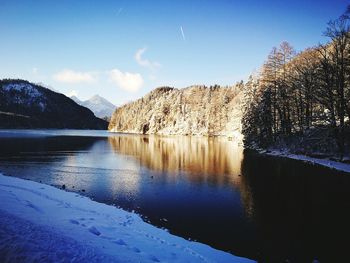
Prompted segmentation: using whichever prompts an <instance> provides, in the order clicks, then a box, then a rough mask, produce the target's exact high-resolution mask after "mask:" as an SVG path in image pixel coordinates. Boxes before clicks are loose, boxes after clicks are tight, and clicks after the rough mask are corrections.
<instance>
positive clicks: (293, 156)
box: [261, 150, 350, 173]
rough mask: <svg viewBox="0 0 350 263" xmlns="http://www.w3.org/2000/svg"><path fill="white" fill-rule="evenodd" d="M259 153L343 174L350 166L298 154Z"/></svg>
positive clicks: (279, 152)
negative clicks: (298, 161)
mask: <svg viewBox="0 0 350 263" xmlns="http://www.w3.org/2000/svg"><path fill="white" fill-rule="evenodd" d="M261 153H264V154H267V155H271V156H280V157H286V158H290V159H294V160H300V161H304V162H308V163H311V164H319V165H322V166H326V167H329V168H332V169H335V170H338V171H343V172H347V173H349V172H350V164H347V163H341V162H336V161H332V160H329V159H319V158H313V157H308V156H305V155H300V154H292V153H288V152H284V151H279V150H272V151H269V152H266V151H263V152H261Z"/></svg>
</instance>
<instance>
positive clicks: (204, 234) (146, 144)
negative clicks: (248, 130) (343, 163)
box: [0, 134, 350, 262]
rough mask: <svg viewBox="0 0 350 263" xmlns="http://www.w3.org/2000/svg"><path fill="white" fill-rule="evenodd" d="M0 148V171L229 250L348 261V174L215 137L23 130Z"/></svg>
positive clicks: (279, 258)
mask: <svg viewBox="0 0 350 263" xmlns="http://www.w3.org/2000/svg"><path fill="white" fill-rule="evenodd" d="M85 135H86V134H85ZM0 146H1V147H0V171H1V172H5V173H6V174H9V175H13V176H18V177H21V178H26V179H30V180H34V181H38V182H39V181H41V182H43V183H46V184H51V185H55V186H58V187H60V186H62V185H63V184H64V185H65V186H66V189H67V190H69V191H76V192H80V193H81V194H85V195H88V196H89V197H91V198H93V199H95V200H97V201H99V202H104V203H107V204H114V205H118V206H121V207H122V208H124V209H127V210H135V211H137V212H138V213H140V214H142V215H144V216H147V217H148V218H149V219H150V221H151V222H152V223H153V224H155V225H157V226H160V227H166V228H167V229H169V230H170V232H172V233H174V234H177V235H180V236H183V237H187V238H191V239H196V240H198V241H200V242H203V243H207V244H209V245H211V246H213V247H215V248H218V249H223V250H226V251H230V252H232V253H233V254H236V255H240V256H244V257H249V258H253V259H259V260H260V262H285V261H286V260H288V261H289V262H312V260H313V259H315V258H317V259H319V260H320V262H340V261H341V260H343V261H346V259H347V255H346V253H347V245H348V237H349V236H350V227H349V222H350V213H349V212H348V211H350V194H349V189H350V177H349V176H348V175H344V174H342V173H339V172H336V171H331V170H329V169H325V168H321V167H316V166H312V165H308V164H305V163H302V162H297V161H293V160H287V159H278V158H272V157H265V156H260V155H256V154H254V153H251V152H247V151H246V152H244V153H243V152H242V149H241V148H240V147H238V146H237V145H236V144H235V143H234V142H232V141H228V140H226V139H224V138H198V137H181V136H174V137H159V136H137V135H109V137H108V136H105V137H88V136H86V137H77V136H58V137H44V138H42V137H35V138H28V136H27V135H26V137H23V138H12V137H11V138H9V137H7V138H1V136H0ZM240 175H241V176H240ZM83 189H84V190H85V191H84V192H82V190H83ZM164 218H165V219H166V220H164ZM344 259H345V260H344Z"/></svg>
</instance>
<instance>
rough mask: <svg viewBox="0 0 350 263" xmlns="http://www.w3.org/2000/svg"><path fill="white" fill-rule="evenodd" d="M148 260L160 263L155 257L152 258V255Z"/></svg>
mask: <svg viewBox="0 0 350 263" xmlns="http://www.w3.org/2000/svg"><path fill="white" fill-rule="evenodd" d="M148 258H149V259H150V260H152V261H153V262H160V260H159V259H158V258H156V256H154V255H150V256H149V257H148Z"/></svg>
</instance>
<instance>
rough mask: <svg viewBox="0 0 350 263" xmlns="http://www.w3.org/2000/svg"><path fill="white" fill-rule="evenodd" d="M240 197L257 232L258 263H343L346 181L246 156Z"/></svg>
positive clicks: (348, 198)
mask: <svg viewBox="0 0 350 263" xmlns="http://www.w3.org/2000/svg"><path fill="white" fill-rule="evenodd" d="M242 174H243V176H242V181H241V196H242V202H243V203H244V206H245V210H246V212H247V214H248V216H249V217H250V218H251V220H253V221H254V223H255V225H256V227H257V232H256V234H257V237H258V245H257V249H258V251H259V259H260V261H261V262H286V261H287V260H288V262H313V260H315V259H317V260H319V262H344V260H345V261H347V258H348V255H347V254H348V252H347V251H348V244H349V242H348V238H349V236H350V226H349V222H350V213H349V211H350V195H349V189H350V178H349V175H347V174H343V173H340V172H337V171H332V170H329V169H325V168H322V167H319V166H312V165H308V164H305V163H302V162H298V161H294V160H287V159H282V158H272V157H266V156H261V155H257V154H254V153H249V152H246V154H245V157H244V159H243V162H242Z"/></svg>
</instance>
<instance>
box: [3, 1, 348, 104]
mask: <svg viewBox="0 0 350 263" xmlns="http://www.w3.org/2000/svg"><path fill="white" fill-rule="evenodd" d="M348 4H350V2H349V1H344V0H328V1H325V0H319V1H316V0H313V1H311V0H309V1H308V0H304V1H302V0H297V1H284V0H283V1H282V0H280V1H277V0H275V1H272V0H271V1H261V0H245V1H235V0H231V1H224V0H222V1H220V0H217V1H214V0H212V1H205V0H201V1H200V0H193V1H190V0H187V1H181V0H178V1H170V0H163V1H131V0H129V1H102V0H101V1H87V0H86V1H78V0H75V1H73V0H72V1H65V0H63V1H45V0H43V1H41V0H27V1H16V0H9V1H7V0H6V1H4V0H0V35H1V38H0V78H23V79H27V80H29V81H33V82H41V83H45V84H46V85H49V86H51V87H53V88H54V89H56V90H58V91H59V92H62V93H65V94H77V95H78V97H79V98H81V99H87V98H89V97H91V96H92V95H94V94H100V95H101V96H103V97H105V98H107V99H109V100H110V101H111V102H113V103H115V104H122V103H125V102H127V101H130V100H134V99H136V98H139V97H141V96H143V95H144V94H146V93H147V92H149V91H150V90H152V89H154V88H155V87H158V86H174V87H177V88H182V87H186V86H189V85H192V84H205V85H212V84H221V85H231V84H233V83H235V82H236V81H239V80H241V79H246V78H247V76H248V75H249V74H250V73H251V72H252V71H254V70H255V69H258V68H259V67H260V66H261V64H262V63H263V62H264V60H265V59H266V57H267V55H268V53H269V52H270V50H271V49H272V47H273V46H277V45H278V44H279V43H280V42H282V41H284V40H286V41H288V42H290V43H291V44H292V45H293V46H294V48H295V49H296V50H302V49H304V48H306V47H310V46H314V45H316V44H317V43H319V42H324V41H325V38H324V37H323V36H322V32H323V31H324V30H325V28H326V24H327V22H328V21H329V20H330V19H335V18H337V17H338V16H339V15H341V14H342V13H343V12H344V11H345V9H346V6H347V5H348ZM181 28H182V30H181ZM182 31H183V34H182Z"/></svg>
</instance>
